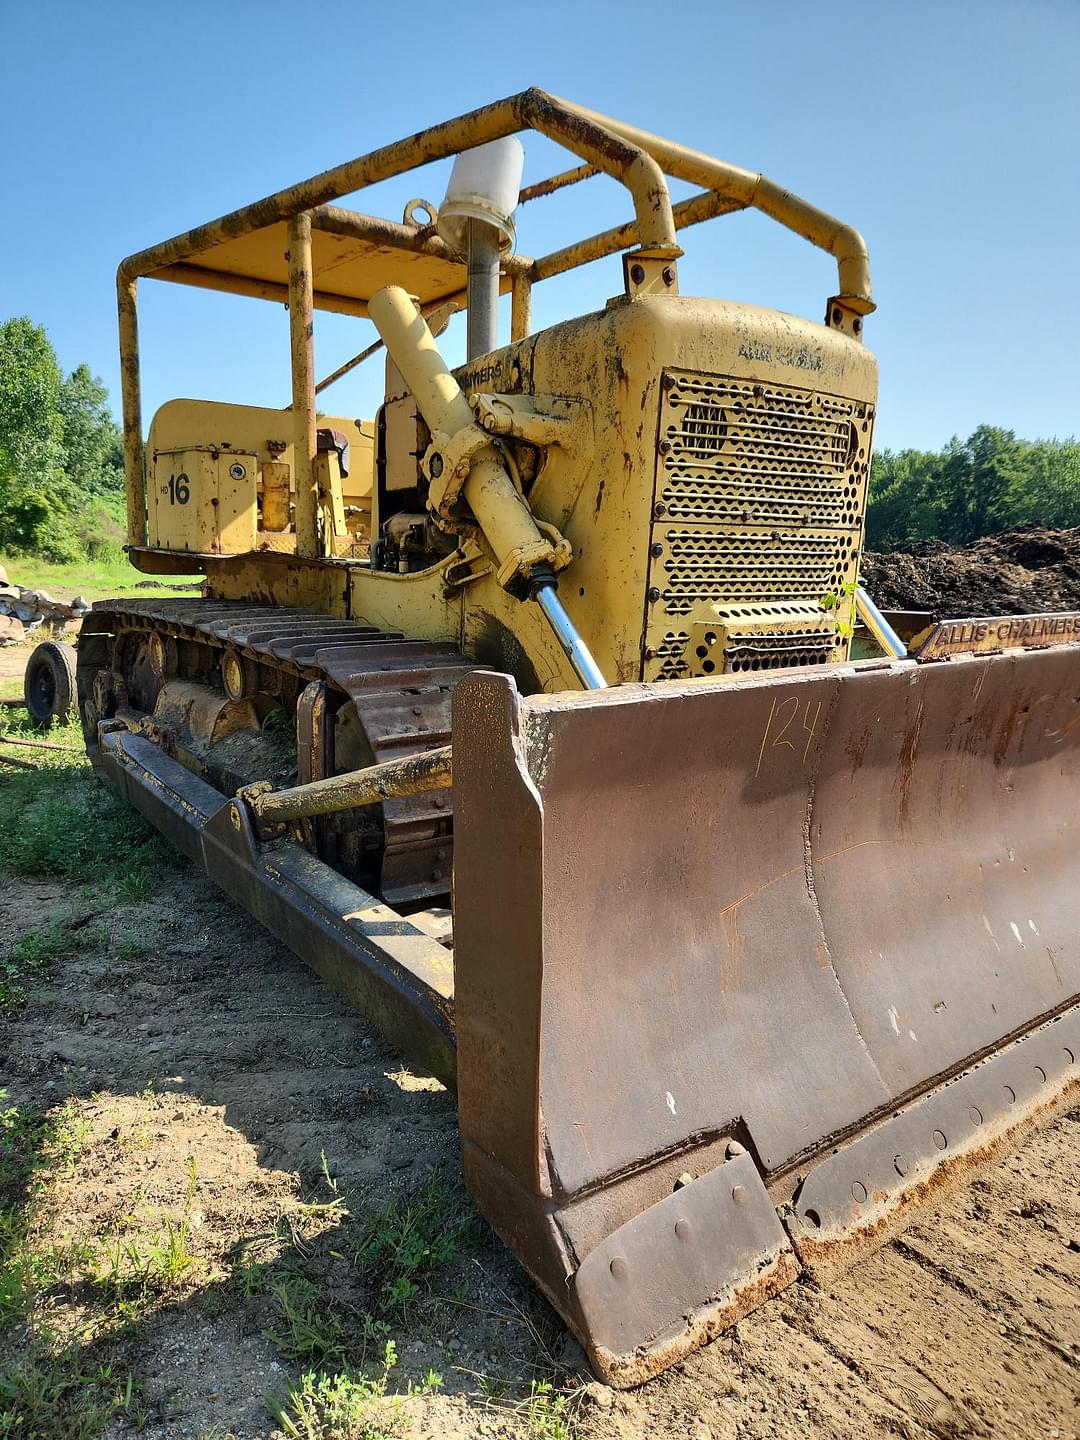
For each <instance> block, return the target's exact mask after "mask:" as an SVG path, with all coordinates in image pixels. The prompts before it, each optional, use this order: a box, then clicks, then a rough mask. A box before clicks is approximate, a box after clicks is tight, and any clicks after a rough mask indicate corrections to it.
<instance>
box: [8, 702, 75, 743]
mask: <svg viewBox="0 0 1080 1440" xmlns="http://www.w3.org/2000/svg"><path fill="white" fill-rule="evenodd" d="M22 703H23V702H22V701H20V704H22ZM0 745H24V746H25V747H26V748H27V749H28V750H61V751H63V752H64V753H65V754H66V753H67V752H68V747H67V746H66V745H57V744H56V743H55V742H54V741H52V740H16V739H15V738H14V737H13V736H11V735H0Z"/></svg>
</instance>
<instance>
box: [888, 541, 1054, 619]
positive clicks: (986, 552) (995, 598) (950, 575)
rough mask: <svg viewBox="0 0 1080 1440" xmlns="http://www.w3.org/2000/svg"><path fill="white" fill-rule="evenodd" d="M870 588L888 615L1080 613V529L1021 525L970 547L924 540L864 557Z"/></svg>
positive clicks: (941, 617)
mask: <svg viewBox="0 0 1080 1440" xmlns="http://www.w3.org/2000/svg"><path fill="white" fill-rule="evenodd" d="M860 575H861V579H862V583H863V584H864V585H865V586H866V588H867V590H868V591H869V593H870V595H871V597H872V598H873V599H874V600H875V601H876V602H877V604H878V605H880V606H882V608H884V609H886V610H929V611H931V613H932V614H933V615H934V616H935V617H936V618H937V619H939V620H950V619H956V618H969V617H973V616H977V615H1026V614H1037V613H1038V612H1040V611H1044V610H1076V609H1080V529H1076V530H1047V529H1045V528H1044V527H1043V526H1041V525H1018V526H1016V527H1015V528H1014V529H1012V530H1004V531H1002V532H1001V534H999V535H988V536H986V537H985V538H984V539H982V540H976V541H975V543H974V544H972V545H968V546H966V547H965V548H964V549H961V550H958V549H954V548H953V546H951V545H946V544H945V542H944V541H943V540H919V541H916V542H915V543H914V544H912V545H907V546H905V547H904V548H903V549H902V550H894V551H892V552H891V553H890V554H888V555H875V554H872V553H867V554H864V555H863V558H862V564H861V567H860Z"/></svg>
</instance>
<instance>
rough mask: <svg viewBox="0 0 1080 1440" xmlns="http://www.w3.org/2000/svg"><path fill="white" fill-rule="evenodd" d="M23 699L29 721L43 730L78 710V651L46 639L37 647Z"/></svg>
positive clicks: (30, 663) (32, 658) (31, 659)
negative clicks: (76, 698) (76, 676)
mask: <svg viewBox="0 0 1080 1440" xmlns="http://www.w3.org/2000/svg"><path fill="white" fill-rule="evenodd" d="M23 698H24V699H25V701H26V708H27V710H28V711H29V714H30V718H31V720H33V721H34V722H35V723H36V724H37V725H39V726H40V727H41V729H42V730H48V728H49V727H50V726H51V725H53V724H55V723H56V721H57V720H66V719H67V718H68V716H69V715H71V714H72V712H73V711H74V709H75V651H74V649H73V648H72V646H70V645H61V644H59V643H58V642H57V641H55V640H43V641H42V642H41V644H40V645H38V646H35V648H34V651H33V653H32V654H31V656H30V659H29V660H28V661H27V665H26V673H25V674H24V675H23Z"/></svg>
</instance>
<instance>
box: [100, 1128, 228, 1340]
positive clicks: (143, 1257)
mask: <svg viewBox="0 0 1080 1440" xmlns="http://www.w3.org/2000/svg"><path fill="white" fill-rule="evenodd" d="M197 1183H198V1176H197V1172H196V1169H195V1158H194V1156H192V1157H191V1158H190V1159H189V1160H188V1183H187V1192H186V1194H185V1197H184V1213H183V1215H182V1216H181V1218H180V1219H179V1220H174V1219H172V1218H171V1217H170V1216H166V1217H165V1221H164V1225H163V1227H162V1228H161V1229H160V1230H159V1231H158V1232H157V1234H156V1235H153V1236H150V1237H149V1238H145V1237H138V1236H121V1235H115V1234H114V1235H108V1236H106V1237H105V1238H104V1239H102V1240H100V1241H99V1242H98V1252H97V1264H96V1267H95V1274H94V1279H95V1282H96V1284H97V1286H98V1288H99V1289H100V1290H102V1291H104V1292H106V1293H107V1294H108V1295H110V1296H111V1297H112V1298H113V1299H115V1300H116V1301H127V1302H129V1304H128V1308H129V1310H132V1311H133V1312H134V1313H135V1314H136V1315H137V1314H138V1313H139V1312H140V1311H141V1309H142V1306H143V1305H144V1304H145V1302H146V1301H148V1300H149V1299H150V1298H151V1297H152V1296H154V1295H173V1294H175V1293H176V1292H177V1291H178V1290H181V1289H183V1287H184V1286H185V1284H186V1283H187V1281H188V1280H189V1278H190V1272H191V1271H192V1270H196V1269H199V1268H201V1267H202V1265H203V1262H202V1261H201V1260H200V1259H199V1257H198V1256H196V1255H193V1254H192V1253H191V1251H190V1249H189V1248H188V1241H189V1238H190V1224H191V1221H190V1211H191V1201H192V1199H193V1197H194V1194H195V1187H196V1184H197Z"/></svg>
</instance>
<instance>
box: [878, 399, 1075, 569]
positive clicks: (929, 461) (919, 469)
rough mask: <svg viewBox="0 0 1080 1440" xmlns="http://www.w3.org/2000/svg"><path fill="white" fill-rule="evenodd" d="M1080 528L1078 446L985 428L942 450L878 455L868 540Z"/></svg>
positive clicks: (966, 538) (960, 541)
mask: <svg viewBox="0 0 1080 1440" xmlns="http://www.w3.org/2000/svg"><path fill="white" fill-rule="evenodd" d="M1021 524H1041V525H1047V526H1049V527H1051V528H1061V527H1065V526H1070V525H1080V444H1078V443H1077V442H1076V441H1075V440H1019V439H1017V437H1016V435H1015V433H1014V432H1013V431H1012V430H1004V429H1001V428H1000V427H998V426H994V425H980V426H979V427H978V429H977V430H975V431H973V432H972V434H971V435H969V436H968V438H967V439H966V440H960V439H959V438H958V437H956V436H954V437H953V439H952V440H950V441H949V443H948V444H947V445H946V446H945V447H944V448H943V449H942V450H940V451H937V452H929V453H928V452H924V451H919V450H899V451H891V450H883V451H882V452H881V453H880V454H879V455H876V456H875V457H874V463H873V468H872V470H871V474H870V497H869V503H868V505H867V511H866V543H867V545H868V547H869V548H870V549H872V550H895V549H896V548H897V547H898V546H901V545H906V544H909V543H910V542H911V541H913V540H930V539H941V540H947V541H948V542H949V543H950V544H953V545H967V544H970V543H971V541H972V540H977V539H978V538H979V537H980V536H982V535H991V534H994V533H995V532H997V531H999V530H1004V529H1007V528H1008V527H1009V526H1012V525H1021Z"/></svg>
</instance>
